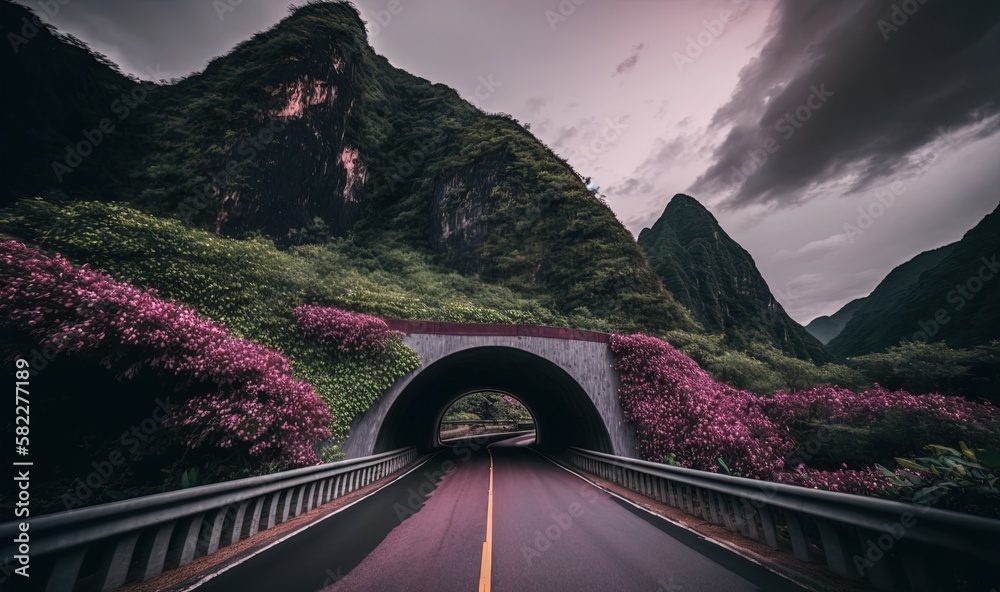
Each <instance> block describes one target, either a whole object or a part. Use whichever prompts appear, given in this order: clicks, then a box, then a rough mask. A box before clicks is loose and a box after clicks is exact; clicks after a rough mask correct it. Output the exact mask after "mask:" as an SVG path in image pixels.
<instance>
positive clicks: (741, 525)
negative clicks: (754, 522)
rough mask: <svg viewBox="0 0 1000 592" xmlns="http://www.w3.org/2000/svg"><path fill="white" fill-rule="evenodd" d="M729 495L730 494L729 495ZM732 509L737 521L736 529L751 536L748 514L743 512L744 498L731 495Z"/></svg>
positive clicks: (730, 504) (730, 503) (746, 535)
mask: <svg viewBox="0 0 1000 592" xmlns="http://www.w3.org/2000/svg"><path fill="white" fill-rule="evenodd" d="M727 497H728V496H727ZM728 499H729V506H730V511H731V512H732V513H733V520H735V521H736V529H737V530H738V531H739V532H740V534H741V535H743V536H745V537H749V536H750V532H749V530H748V529H747V520H746V516H744V514H743V499H742V498H736V497H729V498H728Z"/></svg>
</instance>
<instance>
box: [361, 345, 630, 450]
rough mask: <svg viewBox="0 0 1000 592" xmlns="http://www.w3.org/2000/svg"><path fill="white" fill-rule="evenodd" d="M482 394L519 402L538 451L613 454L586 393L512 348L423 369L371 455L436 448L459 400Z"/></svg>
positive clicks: (470, 352) (451, 358) (457, 356)
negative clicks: (445, 419)
mask: <svg viewBox="0 0 1000 592" xmlns="http://www.w3.org/2000/svg"><path fill="white" fill-rule="evenodd" d="M481 391H498V392H503V393H509V394H510V395H512V396H513V397H515V398H517V399H518V400H520V401H521V402H522V403H523V404H524V406H525V407H527V408H528V411H530V412H531V415H532V416H533V417H534V420H535V431H536V441H537V445H538V446H539V447H542V448H546V449H550V450H562V449H564V448H566V447H567V446H580V447H582V448H587V449H590V450H596V451H600V452H608V453H611V452H613V448H612V444H611V437H610V435H609V434H608V431H607V429H606V428H605V426H604V422H603V421H602V419H601V415H600V413H599V412H598V410H597V408H596V407H595V406H594V403H593V402H592V401H591V399H590V397H589V396H588V394H587V392H586V391H585V390H584V389H583V388H582V387H581V386H580V385H579V384H578V383H577V382H576V381H575V380H574V379H573V378H572V377H571V376H570V375H569V374H567V373H566V372H565V371H564V370H563V369H562V368H560V367H559V366H557V365H556V364H554V363H552V362H550V361H548V360H546V359H545V358H542V357H540V356H538V355H536V354H533V353H530V352H527V351H524V350H521V349H516V348H511V347H476V348H471V349H465V350H461V351H458V352H455V353H453V354H451V355H448V356H446V357H444V358H441V359H440V360H437V361H436V362H434V363H433V364H431V365H429V366H428V367H426V368H425V369H423V370H422V371H421V372H420V374H418V375H417V376H415V377H414V378H413V380H412V381H411V382H410V383H409V384H408V385H407V386H406V388H405V389H403V391H402V392H400V394H399V397H398V398H397V399H396V401H395V403H394V404H393V405H392V407H391V408H390V409H389V410H388V412H387V413H386V416H385V419H384V421H383V422H382V425H381V427H380V429H379V431H378V436H377V438H376V441H375V452H384V451H388V450H394V449H397V448H402V447H404V446H417V447H418V448H420V449H424V450H427V449H431V448H434V447H436V446H438V427H439V423H440V421H441V417H442V416H443V414H444V412H445V411H446V410H447V409H448V407H449V406H451V404H452V403H454V402H455V401H457V400H458V399H460V398H461V397H463V396H465V395H467V394H471V393H474V392H481Z"/></svg>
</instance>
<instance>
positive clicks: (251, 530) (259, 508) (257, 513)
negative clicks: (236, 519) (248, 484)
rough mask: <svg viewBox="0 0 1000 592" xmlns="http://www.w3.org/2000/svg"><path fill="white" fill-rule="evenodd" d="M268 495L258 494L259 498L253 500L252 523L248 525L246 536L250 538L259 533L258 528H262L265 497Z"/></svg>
mask: <svg viewBox="0 0 1000 592" xmlns="http://www.w3.org/2000/svg"><path fill="white" fill-rule="evenodd" d="M265 497H267V496H264V495H258V496H257V499H255V500H254V502H253V510H252V511H251V513H250V524H249V526H248V527H247V533H246V538H250V537H252V536H253V535H255V534H257V530H258V529H260V519H261V514H262V513H263V512H264V498H265Z"/></svg>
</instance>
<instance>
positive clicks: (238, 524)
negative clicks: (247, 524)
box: [222, 500, 250, 545]
mask: <svg viewBox="0 0 1000 592" xmlns="http://www.w3.org/2000/svg"><path fill="white" fill-rule="evenodd" d="M249 505H250V500H244V501H242V502H240V505H239V506H238V507H237V508H236V513H235V515H234V516H233V519H232V521H231V522H228V523H227V524H226V525H225V528H224V530H223V531H222V540H223V541H225V544H226V545H234V544H236V543H238V542H239V541H240V535H241V534H243V520H245V519H246V514H247V507H248V506H249Z"/></svg>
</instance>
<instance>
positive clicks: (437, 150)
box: [0, 2, 696, 332]
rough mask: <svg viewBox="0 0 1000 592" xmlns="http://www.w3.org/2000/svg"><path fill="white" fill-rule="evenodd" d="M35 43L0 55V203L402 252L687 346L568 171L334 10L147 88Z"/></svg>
mask: <svg viewBox="0 0 1000 592" xmlns="http://www.w3.org/2000/svg"><path fill="white" fill-rule="evenodd" d="M25 21H27V22H34V16H33V15H32V13H31V12H30V10H29V9H27V8H25V7H22V6H19V5H15V4H11V3H2V4H0V24H2V25H3V28H4V31H5V32H6V31H20V30H21V29H22V27H23V26H24V25H23V23H24V22H25ZM32 26H33V27H34V28H35V30H34V31H33V34H32V35H31V36H30V38H26V41H25V43H23V44H20V45H19V46H18V47H17V52H16V53H14V52H2V53H3V57H2V58H0V59H3V60H4V61H3V64H2V66H3V71H4V76H5V79H6V82H7V84H8V85H9V86H8V88H12V89H19V90H18V91H17V92H12V93H8V94H9V95H10V96H9V97H8V98H9V100H12V101H14V103H13V104H12V105H11V106H10V108H7V109H4V114H3V118H4V121H3V124H4V129H5V134H8V136H7V137H9V138H12V139H13V140H12V141H8V142H5V143H4V148H3V150H4V153H3V157H4V159H5V162H8V163H11V165H12V169H11V170H16V171H18V174H17V175H5V176H4V177H5V178H4V180H3V185H2V186H0V191H2V193H0V205H3V204H10V203H12V202H14V201H16V200H18V199H22V198H28V197H34V196H43V197H45V198H46V199H47V200H56V201H60V200H62V201H67V202H68V201H75V200H95V199H98V200H103V201H112V200H114V201H123V202H128V203H129V204H130V205H132V206H134V207H138V208H140V209H142V210H144V211H145V212H148V213H151V214H153V215H155V216H158V217H174V218H181V219H183V220H185V221H186V222H187V223H188V224H189V225H191V226H193V227H195V228H201V229H206V230H210V231H212V232H214V233H216V234H219V235H222V236H229V237H248V236H255V235H260V234H263V235H265V236H267V237H269V238H271V239H274V240H275V242H276V243H277V244H278V245H279V246H280V247H283V248H286V247H289V246H294V245H298V244H304V243H311V242H316V243H323V242H326V241H329V240H331V239H336V240H349V241H352V242H353V243H354V244H357V245H359V246H363V247H364V248H383V247H386V246H389V247H392V248H397V247H400V248H406V249H412V250H414V251H415V252H416V253H419V255H420V256H421V257H430V258H431V259H432V260H433V262H434V263H435V264H439V265H442V266H444V267H445V268H447V269H451V270H456V271H459V272H461V273H462V274H464V275H466V276H469V277H476V278H479V279H481V280H482V281H484V282H487V283H491V284H496V285H499V286H503V287H506V288H509V289H511V290H513V291H514V292H515V293H517V294H518V295H521V296H523V297H527V298H531V299H533V300H535V301H537V302H539V304H540V305H542V306H546V307H549V308H551V309H553V310H555V311H557V312H559V313H561V314H572V315H576V316H579V317H583V316H593V317H598V318H602V319H607V320H609V321H610V322H612V323H614V325H615V326H618V327H621V328H622V329H624V330H630V329H635V330H646V331H653V332H663V331H666V330H671V329H686V330H692V329H696V325H695V323H694V322H693V320H692V319H691V316H690V314H689V313H688V312H687V311H686V310H685V309H684V308H683V307H682V306H680V305H679V304H678V303H677V302H676V301H675V300H674V298H673V297H672V296H671V295H670V293H669V292H667V291H666V290H665V289H664V287H663V285H662V283H661V281H660V280H659V278H658V277H657V276H656V274H655V273H654V272H653V270H652V268H651V267H650V266H649V264H648V262H647V261H646V259H645V257H644V255H643V253H642V251H641V249H640V248H639V247H638V245H636V243H635V241H634V240H633V239H632V237H631V235H630V234H629V232H628V231H627V230H626V229H625V227H624V226H623V225H622V224H621V223H620V222H619V221H618V220H617V218H616V217H615V215H614V213H613V212H612V211H611V210H610V209H609V208H608V207H607V206H606V205H605V204H604V203H602V202H601V201H600V200H599V199H598V198H597V197H596V196H595V195H594V194H592V193H591V192H590V191H588V190H587V188H586V185H585V183H584V180H583V178H582V177H581V176H580V175H579V174H577V173H576V172H575V171H574V170H573V169H572V168H571V167H570V166H569V165H568V164H567V163H566V162H565V161H564V160H562V159H561V158H559V157H558V156H557V155H555V154H554V153H553V152H552V151H551V150H549V149H548V148H547V147H546V146H544V145H543V144H542V143H541V142H539V141H538V140H537V139H536V138H535V137H534V136H532V135H531V133H529V132H528V131H527V130H526V129H525V127H524V126H522V125H521V124H520V123H519V122H518V121H517V120H514V119H513V118H511V117H510V116H508V115H505V114H488V113H485V112H483V111H482V110H480V109H479V108H478V107H476V106H474V105H472V104H470V103H468V102H467V101H465V100H463V99H462V98H461V97H459V95H458V94H457V93H456V92H455V91H454V90H452V89H451V88H448V87H446V86H443V85H440V84H432V83H430V82H428V81H426V80H424V79H421V78H418V77H416V76H412V75H410V74H408V73H407V72H404V71H402V70H400V69H397V68H394V67H393V66H391V65H390V64H389V63H388V61H387V60H386V59H385V58H383V57H382V56H379V55H377V54H375V52H374V51H373V50H372V48H371V46H370V45H369V44H368V41H367V37H366V33H365V25H364V23H363V21H362V20H361V18H360V16H359V14H358V12H357V11H356V9H354V8H353V7H352V6H351V5H349V4H346V3H339V2H322V3H313V4H308V5H306V6H303V7H300V8H298V9H295V10H294V11H293V13H292V14H291V15H290V16H289V17H287V18H286V19H285V20H283V21H282V22H280V23H279V24H277V25H276V26H274V27H273V28H271V29H270V30H268V31H266V32H262V33H258V34H257V35H255V36H254V37H253V38H251V39H249V40H248V41H246V42H243V43H241V44H240V45H238V46H237V47H235V48H234V49H233V50H232V51H230V52H229V53H228V54H226V55H224V56H221V57H219V58H216V59H215V60H213V61H212V62H211V63H210V64H209V65H208V66H207V67H206V69H205V71H204V72H201V73H198V74H193V75H191V76H188V77H186V78H184V79H182V80H174V81H170V82H166V81H163V82H162V83H160V84H152V83H148V82H140V81H137V80H134V79H131V78H129V77H127V76H124V75H122V74H121V73H120V72H119V71H118V70H117V68H115V67H114V66H113V65H112V64H110V63H108V62H107V60H106V59H103V58H102V57H100V56H96V55H94V54H93V53H92V52H90V51H89V50H88V49H87V48H86V46H84V45H83V44H82V43H80V42H78V41H75V40H73V39H71V38H68V37H66V36H64V35H60V34H59V33H57V32H56V31H54V30H52V29H50V28H48V27H45V26H42V25H40V24H39V25H38V26H36V25H32ZM487 83H489V81H488V80H487V81H486V82H484V84H487ZM484 88H485V87H484ZM485 90H486V91H489V90H491V89H488V88H486V89H485ZM29 91H30V92H29ZM102 126H103V127H102ZM101 130H104V131H101Z"/></svg>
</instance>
